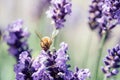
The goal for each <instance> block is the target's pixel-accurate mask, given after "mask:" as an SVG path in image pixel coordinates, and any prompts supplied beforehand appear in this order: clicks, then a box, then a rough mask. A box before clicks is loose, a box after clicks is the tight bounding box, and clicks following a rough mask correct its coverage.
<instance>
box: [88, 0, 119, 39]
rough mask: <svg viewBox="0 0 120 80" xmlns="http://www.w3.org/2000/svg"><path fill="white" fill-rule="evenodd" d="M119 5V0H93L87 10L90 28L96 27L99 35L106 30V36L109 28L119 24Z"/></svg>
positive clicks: (108, 33)
mask: <svg viewBox="0 0 120 80" xmlns="http://www.w3.org/2000/svg"><path fill="white" fill-rule="evenodd" d="M119 5H120V1H119V0H93V1H92V4H91V5H90V10H89V13H90V16H89V26H90V28H91V29H92V30H95V29H98V30H99V35H100V36H102V33H103V32H106V33H107V37H108V36H109V35H110V31H111V29H113V28H114V27H116V25H117V24H119V21H120V17H119V10H120V9H119V8H120V6H119Z"/></svg>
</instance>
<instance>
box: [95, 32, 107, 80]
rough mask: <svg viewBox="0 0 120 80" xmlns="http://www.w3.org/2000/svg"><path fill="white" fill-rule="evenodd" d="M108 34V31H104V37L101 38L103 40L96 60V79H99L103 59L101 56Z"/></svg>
mask: <svg viewBox="0 0 120 80" xmlns="http://www.w3.org/2000/svg"><path fill="white" fill-rule="evenodd" d="M106 36H107V34H106V32H105V33H103V35H102V39H101V42H100V46H99V52H98V55H97V60H96V61H97V62H96V64H97V65H96V70H95V80H98V74H99V66H100V59H101V56H102V51H103V48H104V44H105V40H106Z"/></svg>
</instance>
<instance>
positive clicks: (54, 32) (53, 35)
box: [51, 29, 59, 49]
mask: <svg viewBox="0 0 120 80" xmlns="http://www.w3.org/2000/svg"><path fill="white" fill-rule="evenodd" d="M58 33H59V30H57V29H54V30H53V32H52V36H51V38H52V46H51V48H52V49H54V47H55V40H56V36H57V35H58Z"/></svg>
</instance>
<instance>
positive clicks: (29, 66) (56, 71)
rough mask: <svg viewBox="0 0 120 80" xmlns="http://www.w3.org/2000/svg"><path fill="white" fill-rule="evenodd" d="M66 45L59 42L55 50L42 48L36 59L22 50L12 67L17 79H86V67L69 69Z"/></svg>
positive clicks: (87, 74) (87, 73)
mask: <svg viewBox="0 0 120 80" xmlns="http://www.w3.org/2000/svg"><path fill="white" fill-rule="evenodd" d="M67 50H68V45H67V44H66V43H64V42H62V43H61V44H60V49H58V50H57V51H56V50H55V51H44V50H42V51H41V53H40V54H39V56H38V57H37V58H36V59H31V57H30V56H29V53H28V52H27V51H24V52H22V53H21V54H20V56H19V61H18V63H17V64H16V65H15V67H14V71H15V73H16V79H17V80H86V78H87V77H88V76H89V75H90V72H89V70H88V69H80V70H79V69H78V68H76V72H75V73H74V72H73V71H71V70H69V67H70V65H68V64H67V61H68V60H70V59H69V56H68V55H67Z"/></svg>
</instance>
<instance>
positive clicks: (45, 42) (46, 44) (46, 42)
mask: <svg viewBox="0 0 120 80" xmlns="http://www.w3.org/2000/svg"><path fill="white" fill-rule="evenodd" d="M36 35H37V36H38V37H39V39H40V46H41V48H42V49H43V50H45V51H47V50H48V49H49V48H50V46H51V44H52V39H51V38H50V37H48V36H45V37H41V36H40V34H38V33H37V32H36Z"/></svg>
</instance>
